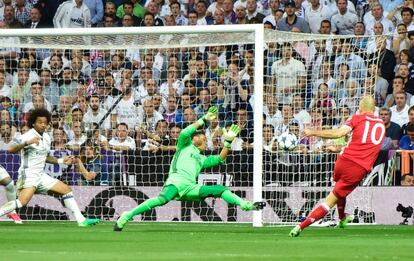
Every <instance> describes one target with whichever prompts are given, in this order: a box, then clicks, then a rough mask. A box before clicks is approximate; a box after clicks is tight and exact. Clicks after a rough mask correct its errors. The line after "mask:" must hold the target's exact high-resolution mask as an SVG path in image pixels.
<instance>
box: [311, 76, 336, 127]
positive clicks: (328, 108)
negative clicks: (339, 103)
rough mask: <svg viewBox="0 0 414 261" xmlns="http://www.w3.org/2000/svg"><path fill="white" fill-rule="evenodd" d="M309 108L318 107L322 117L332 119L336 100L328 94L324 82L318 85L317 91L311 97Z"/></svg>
mask: <svg viewBox="0 0 414 261" xmlns="http://www.w3.org/2000/svg"><path fill="white" fill-rule="evenodd" d="M309 108H310V109H312V108H320V109H321V110H322V117H324V118H325V117H328V118H330V119H332V116H334V112H335V110H336V102H335V100H334V99H333V98H332V97H330V96H329V88H328V85H327V84H326V83H321V84H320V85H319V88H318V93H317V95H316V96H315V97H314V98H313V99H312V101H311V103H310V105H309Z"/></svg>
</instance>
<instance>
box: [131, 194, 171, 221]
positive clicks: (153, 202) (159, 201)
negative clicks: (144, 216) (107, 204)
mask: <svg viewBox="0 0 414 261" xmlns="http://www.w3.org/2000/svg"><path fill="white" fill-rule="evenodd" d="M165 203H167V202H166V200H165V199H163V198H160V197H155V198H150V199H147V200H145V201H144V202H142V203H141V204H139V205H138V206H137V207H136V208H134V209H133V210H131V211H129V212H127V213H126V214H127V217H128V219H131V218H133V217H134V216H136V215H139V214H141V213H144V212H146V211H148V210H150V209H153V208H155V207H158V206H161V205H164V204H165Z"/></svg>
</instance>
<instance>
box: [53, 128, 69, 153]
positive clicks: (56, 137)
mask: <svg viewBox="0 0 414 261" xmlns="http://www.w3.org/2000/svg"><path fill="white" fill-rule="evenodd" d="M52 133H53V134H52V139H53V140H52V149H53V150H66V142H67V139H66V133H65V131H64V130H63V128H57V129H53V131H52Z"/></svg>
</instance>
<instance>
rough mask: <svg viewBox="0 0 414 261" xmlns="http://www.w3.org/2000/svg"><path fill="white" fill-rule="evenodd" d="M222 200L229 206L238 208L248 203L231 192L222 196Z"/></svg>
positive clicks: (227, 191)
mask: <svg viewBox="0 0 414 261" xmlns="http://www.w3.org/2000/svg"><path fill="white" fill-rule="evenodd" d="M221 198H222V199H223V200H224V201H226V202H227V203H229V204H235V205H237V206H242V205H244V204H246V201H245V200H243V199H242V198H240V197H239V196H237V195H236V194H234V193H233V192H231V191H230V190H225V191H224V192H223V193H222V194H221Z"/></svg>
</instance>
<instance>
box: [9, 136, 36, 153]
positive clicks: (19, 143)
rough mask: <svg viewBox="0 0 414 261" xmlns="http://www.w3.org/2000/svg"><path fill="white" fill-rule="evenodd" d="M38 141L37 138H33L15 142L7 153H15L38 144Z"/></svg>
mask: <svg viewBox="0 0 414 261" xmlns="http://www.w3.org/2000/svg"><path fill="white" fill-rule="evenodd" d="M39 141H40V138H39V137H34V138H32V139H30V140H27V141H22V140H16V141H15V142H14V144H13V145H10V147H9V149H8V152H9V153H17V152H19V151H20V150H21V149H23V148H24V147H26V146H29V145H31V144H39Z"/></svg>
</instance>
